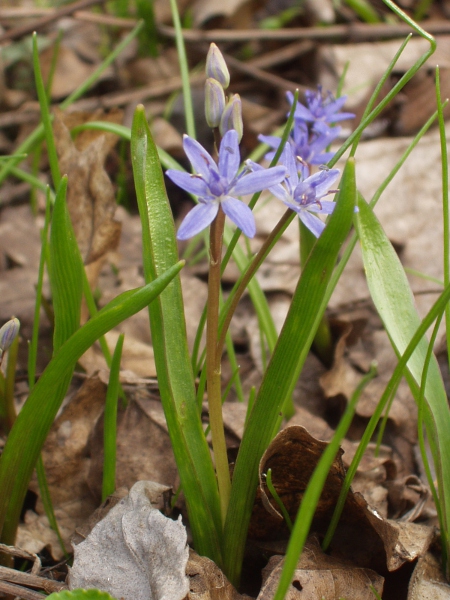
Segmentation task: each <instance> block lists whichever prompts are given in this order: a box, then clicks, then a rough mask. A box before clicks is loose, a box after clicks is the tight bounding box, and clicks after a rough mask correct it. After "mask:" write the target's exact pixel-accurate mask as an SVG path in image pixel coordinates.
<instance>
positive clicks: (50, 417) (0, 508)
mask: <svg viewBox="0 0 450 600" xmlns="http://www.w3.org/2000/svg"><path fill="white" fill-rule="evenodd" d="M183 265H184V262H183V261H181V262H179V263H177V264H175V265H174V266H172V267H171V268H170V269H168V270H167V271H166V272H165V273H163V274H162V275H161V276H160V277H158V279H156V280H155V281H153V282H152V283H150V284H148V285H146V286H144V287H142V288H139V289H137V290H130V291H128V292H125V293H124V294H121V295H120V296H118V297H117V298H115V299H114V300H113V301H111V302H110V303H109V304H108V305H107V306H105V307H104V308H102V310H100V311H99V312H98V313H97V314H96V315H95V316H94V317H92V319H90V320H89V321H88V322H87V323H86V324H85V325H83V327H81V328H80V329H78V330H77V331H76V332H75V333H74V334H73V335H72V336H71V337H70V338H69V339H68V340H67V341H66V342H65V343H64V344H63V345H62V346H61V347H60V348H59V350H58V352H57V353H56V354H55V356H54V357H53V358H52V360H51V361H50V363H49V364H48V366H47V368H46V369H45V371H44V372H43V374H42V375H41V377H40V378H39V381H38V382H37V383H36V385H35V386H34V388H33V390H32V391H31V393H30V395H29V397H28V400H27V401H26V403H25V405H24V407H23V408H22V410H21V411H20V413H19V415H18V417H17V419H16V421H15V423H14V426H13V428H12V429H11V432H10V434H9V436H8V439H7V441H6V444H5V447H4V450H3V454H2V456H1V458H0V490H1V491H2V492H1V494H0V529H1V540H2V541H5V542H8V543H13V541H14V537H15V533H16V529H17V524H18V521H19V517H20V512H21V509H22V504H23V500H24V498H25V494H26V492H27V489H28V484H29V481H30V478H31V475H32V472H33V469H34V466H35V464H36V461H37V458H38V456H39V453H40V451H41V449H42V446H43V444H44V442H45V439H46V437H47V435H48V432H49V431H50V427H51V426H52V423H53V421H54V418H55V416H56V413H57V412H58V410H59V407H60V405H61V402H62V397H61V389H62V387H59V386H60V385H61V383H60V382H61V380H64V381H66V385H67V386H68V384H69V382H68V381H67V373H68V372H72V369H73V367H74V365H75V363H76V362H77V360H78V359H79V358H80V356H82V354H84V352H86V350H87V349H88V348H90V346H92V344H93V343H94V342H95V341H96V340H97V339H98V338H99V337H100V336H101V335H104V334H105V333H106V332H107V331H109V330H110V329H112V328H113V327H115V326H116V325H118V324H119V323H121V322H122V321H123V320H124V319H127V318H128V317H131V315H134V314H135V313H137V312H139V311H140V310H142V309H143V308H145V307H146V306H147V305H148V304H149V303H150V302H152V301H153V300H154V299H155V298H156V297H157V296H158V294H160V293H161V292H162V290H163V289H164V288H165V287H166V286H167V285H168V284H169V283H170V281H171V280H172V279H173V278H174V277H175V275H177V274H178V272H179V271H180V269H181V268H182V267H183ZM55 390H57V391H58V393H55ZM63 396H64V394H63Z"/></svg>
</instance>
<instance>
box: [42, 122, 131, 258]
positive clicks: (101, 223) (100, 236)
mask: <svg viewBox="0 0 450 600" xmlns="http://www.w3.org/2000/svg"><path fill="white" fill-rule="evenodd" d="M91 120H109V121H110V122H115V123H120V122H121V120H122V114H121V112H120V111H115V112H112V113H110V115H108V118H107V117H105V116H104V115H102V114H97V113H94V114H91V115H85V114H82V115H74V114H71V115H67V116H65V115H63V113H61V112H56V113H55V119H54V125H53V127H54V132H55V142H56V148H57V152H58V157H59V166H60V170H61V173H63V174H67V176H68V180H69V181H68V188H67V205H68V208H69V212H70V216H71V219H72V225H73V228H74V230H75V235H76V238H77V242H78V245H79V247H80V251H81V255H82V257H83V261H84V263H85V264H90V263H93V262H95V261H97V260H98V259H100V258H101V257H103V256H104V255H105V253H106V252H108V251H109V250H113V249H115V248H116V247H117V244H118V243H119V237H120V223H118V222H117V221H115V220H114V213H115V211H116V201H115V197H114V188H113V185H112V183H111V180H110V178H109V176H108V174H107V173H106V171H105V168H104V164H105V160H106V157H107V155H108V154H109V152H110V151H111V150H112V148H113V147H114V146H115V144H116V143H117V140H118V138H117V136H116V135H114V134H112V133H100V134H99V132H98V131H96V132H92V131H85V132H83V133H81V134H80V135H79V136H78V138H77V140H76V141H75V142H74V141H73V140H72V138H71V136H70V129H71V128H72V127H74V126H75V125H79V124H81V123H85V122H86V121H91Z"/></svg>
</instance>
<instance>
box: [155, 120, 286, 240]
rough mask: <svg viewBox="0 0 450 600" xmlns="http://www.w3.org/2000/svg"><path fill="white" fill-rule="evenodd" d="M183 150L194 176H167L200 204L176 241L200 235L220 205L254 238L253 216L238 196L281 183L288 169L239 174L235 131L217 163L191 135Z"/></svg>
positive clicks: (175, 173)
mask: <svg viewBox="0 0 450 600" xmlns="http://www.w3.org/2000/svg"><path fill="white" fill-rule="evenodd" d="M183 148H184V151H185V152H186V155H187V157H188V158H189V160H190V161H191V164H192V166H193V168H194V171H195V174H193V175H190V174H189V173H185V172H182V171H176V170H174V169H169V170H168V171H166V175H167V176H168V177H169V178H170V179H171V180H172V181H173V182H174V183H176V184H177V185H179V186H180V187H181V188H183V189H184V190H186V191H187V192H189V193H190V194H194V195H195V196H197V197H198V200H199V203H198V204H197V206H195V207H194V208H193V209H192V210H191V211H190V212H189V213H188V214H187V215H186V217H185V218H184V220H183V222H182V223H181V226H180V228H179V229H178V233H177V238H178V239H179V240H186V239H188V238H190V237H193V236H194V235H196V234H197V233H200V231H202V230H203V229H205V227H207V226H208V225H210V223H212V221H213V220H214V219H215V217H216V216H217V213H218V211H219V206H221V207H222V209H223V212H224V213H225V214H226V215H227V216H228V217H229V218H230V219H231V220H232V221H233V223H235V224H236V225H237V226H238V227H239V228H240V229H242V231H243V232H244V233H245V235H246V236H248V237H253V236H254V235H255V232H256V227H255V219H254V217H253V213H252V211H251V210H250V209H249V207H248V206H247V205H246V204H244V203H243V202H241V201H240V200H238V199H237V198H236V196H240V195H246V194H254V193H255V192H259V191H261V190H263V189H265V188H270V187H271V186H274V185H276V184H278V183H280V182H281V181H283V179H284V178H285V176H286V168H285V167H283V166H278V167H272V168H270V169H263V168H262V167H261V169H258V170H257V171H255V172H250V171H249V169H244V170H243V171H242V172H241V173H239V174H238V169H239V165H240V161H241V159H240V153H239V142H238V134H237V133H236V131H234V130H230V131H227V132H226V134H225V135H224V136H223V139H222V142H221V144H220V149H219V161H218V164H216V163H215V162H214V160H213V159H212V157H211V156H210V154H209V153H208V152H207V151H206V150H205V149H204V148H203V146H201V145H200V144H199V143H198V142H197V141H196V140H194V139H192V138H190V137H189V136H188V135H185V136H184V139H183Z"/></svg>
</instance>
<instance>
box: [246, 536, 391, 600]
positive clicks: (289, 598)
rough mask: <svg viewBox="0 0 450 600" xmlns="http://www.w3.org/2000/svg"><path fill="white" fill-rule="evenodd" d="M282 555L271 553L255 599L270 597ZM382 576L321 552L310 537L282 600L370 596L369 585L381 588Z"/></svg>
mask: <svg viewBox="0 0 450 600" xmlns="http://www.w3.org/2000/svg"><path fill="white" fill-rule="evenodd" d="M283 566H284V558H283V557H281V556H273V557H272V558H271V559H270V560H269V564H268V565H267V567H266V568H265V569H264V571H263V577H264V584H263V586H262V588H261V592H260V594H259V595H258V598H257V600H271V599H272V598H273V596H274V594H275V591H276V589H277V587H278V583H279V579H280V575H281V571H282V569H283ZM383 584H384V578H383V577H381V575H378V574H377V573H375V571H373V570H371V569H361V568H358V567H355V566H354V565H352V564H351V563H347V562H345V561H343V560H341V559H337V558H335V557H333V556H328V555H327V554H324V553H323V552H322V550H321V548H320V544H319V543H318V541H317V539H316V538H314V537H310V538H309V540H308V541H307V542H306V544H305V548H304V550H303V553H302V555H301V557H300V559H299V561H298V563H297V568H296V570H295V573H294V577H293V580H292V583H291V585H290V587H289V590H288V592H287V594H286V596H285V600H321V599H322V598H326V599H327V600H341V599H342V598H345V599H346V600H373V598H374V595H373V591H372V589H371V587H372V586H373V587H374V588H375V589H376V591H377V592H378V594H380V595H381V594H382V592H383Z"/></svg>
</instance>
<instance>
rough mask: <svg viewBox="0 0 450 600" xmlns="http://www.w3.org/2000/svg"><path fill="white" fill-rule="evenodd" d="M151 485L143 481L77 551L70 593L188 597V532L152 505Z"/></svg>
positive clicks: (161, 599)
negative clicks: (88, 591)
mask: <svg viewBox="0 0 450 600" xmlns="http://www.w3.org/2000/svg"><path fill="white" fill-rule="evenodd" d="M149 483H150V482H147V481H138V482H137V483H136V484H135V485H134V486H133V487H132V488H131V490H130V493H129V495H128V496H127V497H126V498H124V499H123V500H121V501H120V502H119V504H117V505H116V506H114V508H112V509H111V511H110V512H109V513H108V514H107V515H106V517H105V518H104V519H103V520H102V521H100V522H99V523H97V525H96V526H95V527H94V529H93V530H92V531H91V533H90V534H89V535H88V537H87V538H86V539H85V540H84V541H83V542H80V543H79V544H78V545H77V546H76V547H75V555H74V563H73V567H72V569H71V570H70V573H69V589H72V590H73V589H76V588H80V587H82V588H85V589H90V588H98V589H101V590H104V591H106V592H108V593H109V594H111V595H112V596H114V597H116V598H123V599H124V600H181V599H182V598H185V596H186V594H187V593H188V591H189V580H188V578H187V577H186V574H185V572H186V564H187V561H188V554H189V551H188V547H187V545H186V541H187V535H186V529H185V527H184V526H183V524H182V523H181V518H180V519H179V520H178V521H172V520H171V519H168V518H167V517H165V516H164V515H163V514H161V513H160V512H159V510H157V509H155V508H154V507H153V506H152V504H151V501H150V499H149V497H148V496H147V489H148V487H149ZM150 488H151V483H150Z"/></svg>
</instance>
